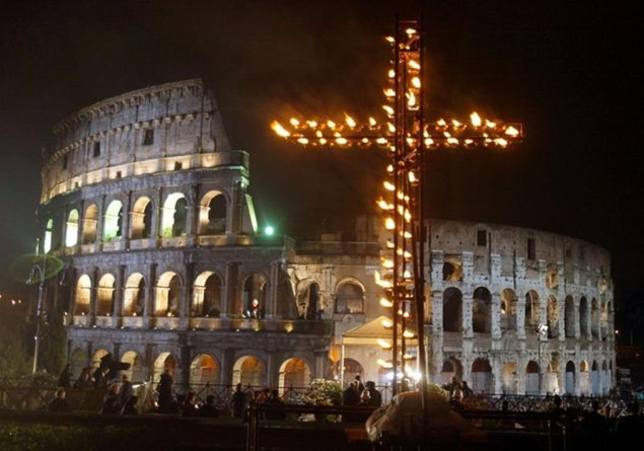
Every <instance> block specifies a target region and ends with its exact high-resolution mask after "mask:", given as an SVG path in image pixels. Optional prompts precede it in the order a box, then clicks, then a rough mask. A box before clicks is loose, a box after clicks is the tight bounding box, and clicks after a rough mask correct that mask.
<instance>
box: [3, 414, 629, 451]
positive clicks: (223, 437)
mask: <svg viewBox="0 0 644 451" xmlns="http://www.w3.org/2000/svg"><path fill="white" fill-rule="evenodd" d="M475 424H476V427H477V429H478V430H480V431H481V434H480V435H479V437H478V438H477V439H475V440H472V439H454V438H452V439H450V440H449V441H447V442H446V441H444V440H443V439H441V438H438V437H435V438H432V437H429V438H428V443H426V446H425V447H423V449H432V450H440V449H446V450H448V449H449V450H452V449H453V450H488V449H489V450H498V451H504V450H508V451H509V450H512V451H531V450H548V449H552V450H564V449H566V450H575V449H584V450H587V449H601V448H604V447H605V446H606V445H608V446H610V445H616V444H619V443H620V442H621V441H622V440H621V438H620V437H615V436H612V437H610V436H608V437H604V438H602V439H601V440H600V441H597V440H595V441H593V442H590V443H589V442H588V441H587V440H583V438H580V437H578V436H574V435H571V434H568V435H566V434H564V433H562V431H552V430H550V431H549V430H541V431H539V430H534V429H531V430H521V429H518V430H517V429H515V427H514V423H511V422H509V421H504V422H499V421H496V420H476V421H475ZM565 435H566V436H565ZM247 438H248V428H247V426H246V424H244V423H243V422H242V421H240V420H235V419H231V418H217V419H208V418H180V417H175V416H164V415H141V416H131V417H123V416H121V417H118V416H101V415H98V414H93V413H69V414H56V415H54V414H49V413H36V412H15V411H12V412H10V411H4V412H0V449H1V450H2V451H18V450H19V451H40V450H43V451H45V450H46V451H59V450H60V451H74V450H83V451H103V450H105V451H125V450H137V451H141V450H143V451H166V450H168V451H170V450H172V451H183V450H245V449H247V448H246V446H247ZM259 438H260V440H259V443H258V448H257V449H262V450H275V451H278V450H306V451H314V450H324V451H332V450H356V451H357V450H372V449H387V450H389V449H392V448H390V447H380V448H374V447H373V446H372V445H371V444H370V443H368V442H367V441H366V436H365V435H364V426H363V425H362V424H359V423H358V424H339V423H324V422H320V423H318V422H312V423H298V422H286V421H270V420H266V421H262V423H261V424H260V427H259ZM564 439H565V441H566V446H564ZM631 446H632V445H631ZM396 449H400V448H396ZM405 449H417V448H415V447H413V448H405Z"/></svg>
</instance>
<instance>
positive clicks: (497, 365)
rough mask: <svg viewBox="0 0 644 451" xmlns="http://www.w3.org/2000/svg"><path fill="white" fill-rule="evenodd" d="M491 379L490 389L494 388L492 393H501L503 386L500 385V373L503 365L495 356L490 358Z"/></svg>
mask: <svg viewBox="0 0 644 451" xmlns="http://www.w3.org/2000/svg"><path fill="white" fill-rule="evenodd" d="M491 366H492V379H493V387H492V389H493V390H494V393H495V394H496V393H502V392H503V387H502V380H503V378H502V374H503V365H501V362H500V359H499V358H498V357H497V356H495V357H493V358H492V365H491Z"/></svg>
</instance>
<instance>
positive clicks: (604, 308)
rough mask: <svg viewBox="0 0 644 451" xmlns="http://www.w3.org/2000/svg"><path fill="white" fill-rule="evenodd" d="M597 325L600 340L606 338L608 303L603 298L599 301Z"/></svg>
mask: <svg viewBox="0 0 644 451" xmlns="http://www.w3.org/2000/svg"><path fill="white" fill-rule="evenodd" d="M599 326H600V333H601V339H602V341H606V339H607V338H608V303H607V302H606V301H604V300H602V302H601V312H600V316H599Z"/></svg>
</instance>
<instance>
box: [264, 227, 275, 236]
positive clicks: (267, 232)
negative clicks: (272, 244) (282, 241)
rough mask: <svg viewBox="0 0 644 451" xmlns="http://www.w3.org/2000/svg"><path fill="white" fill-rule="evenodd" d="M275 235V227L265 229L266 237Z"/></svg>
mask: <svg viewBox="0 0 644 451" xmlns="http://www.w3.org/2000/svg"><path fill="white" fill-rule="evenodd" d="M274 233H275V229H274V228H273V226H266V227H264V234H265V235H266V236H273V234H274Z"/></svg>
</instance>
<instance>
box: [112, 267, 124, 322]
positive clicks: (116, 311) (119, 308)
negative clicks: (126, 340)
mask: <svg viewBox="0 0 644 451" xmlns="http://www.w3.org/2000/svg"><path fill="white" fill-rule="evenodd" d="M115 285H116V286H115V290H116V293H115V295H114V305H113V306H112V317H113V318H114V321H115V322H116V323H115V324H114V326H119V324H118V323H119V322H120V317H121V316H122V315H123V298H124V295H125V265H120V266H119V267H118V273H117V276H116V284H115Z"/></svg>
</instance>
